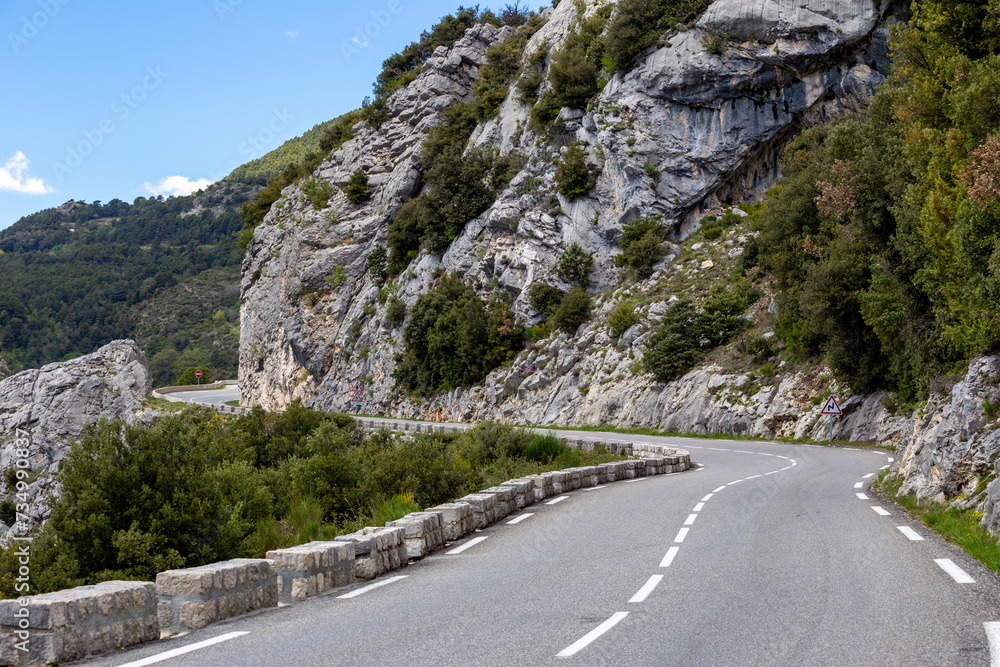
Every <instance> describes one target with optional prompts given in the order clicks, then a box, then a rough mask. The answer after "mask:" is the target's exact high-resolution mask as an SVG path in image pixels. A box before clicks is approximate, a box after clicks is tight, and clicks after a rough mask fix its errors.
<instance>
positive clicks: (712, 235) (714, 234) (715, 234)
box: [701, 227, 722, 241]
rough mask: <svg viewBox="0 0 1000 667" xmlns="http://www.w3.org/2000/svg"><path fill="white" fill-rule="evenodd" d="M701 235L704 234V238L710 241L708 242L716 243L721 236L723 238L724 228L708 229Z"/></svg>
mask: <svg viewBox="0 0 1000 667" xmlns="http://www.w3.org/2000/svg"><path fill="white" fill-rule="evenodd" d="M701 233H702V236H704V237H705V239H706V240H708V241H714V240H715V239H717V238H719V237H720V236H722V228H721V227H708V228H704V229H702V232H701Z"/></svg>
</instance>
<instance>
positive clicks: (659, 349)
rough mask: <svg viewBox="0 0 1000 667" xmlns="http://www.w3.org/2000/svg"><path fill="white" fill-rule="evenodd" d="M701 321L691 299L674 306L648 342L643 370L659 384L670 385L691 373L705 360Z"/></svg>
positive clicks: (669, 309)
mask: <svg viewBox="0 0 1000 667" xmlns="http://www.w3.org/2000/svg"><path fill="white" fill-rule="evenodd" d="M705 347H706V342H705V335H704V332H703V330H702V319H701V315H700V313H698V310H697V309H696V308H695V305H694V303H693V302H692V301H691V299H688V298H684V299H680V300H679V301H676V302H674V305H672V306H671V307H670V308H668V309H667V312H666V313H665V314H664V316H663V321H662V322H661V323H660V326H659V327H657V328H656V329H655V330H654V331H653V333H652V334H650V336H649V338H648V339H647V340H646V349H645V351H644V353H643V356H642V365H643V368H644V369H645V370H646V372H648V373H652V374H653V376H654V377H656V379H657V380H659V381H661V382H668V381H670V380H675V379H677V378H679V377H680V376H682V375H683V374H684V373H686V372H688V371H689V370H691V369H692V368H694V365H695V364H697V363H698V361H699V360H700V359H701V358H702V357H703V356H704V349H705Z"/></svg>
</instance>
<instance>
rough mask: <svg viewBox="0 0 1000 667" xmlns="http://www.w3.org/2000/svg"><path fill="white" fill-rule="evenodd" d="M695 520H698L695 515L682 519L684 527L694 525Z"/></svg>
mask: <svg viewBox="0 0 1000 667" xmlns="http://www.w3.org/2000/svg"><path fill="white" fill-rule="evenodd" d="M697 518H698V515H697V514H688V518H686V519H684V525H685V526H690V525H691V524H693V523H694V521H695V519H697Z"/></svg>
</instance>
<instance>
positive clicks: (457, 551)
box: [445, 535, 489, 556]
mask: <svg viewBox="0 0 1000 667" xmlns="http://www.w3.org/2000/svg"><path fill="white" fill-rule="evenodd" d="M487 537H489V535H482V536H480V537H473V538H472V539H471V540H469V541H468V542H466V543H465V544H463V545H462V546H460V547H457V548H455V549H452V550H451V551H448V552H446V553H445V556H456V555H458V554H460V553H462V552H463V551H465V550H466V549H470V548H472V547H474V546H476V545H477V544H479V543H480V542H482V541H483V540H485V539H486V538H487Z"/></svg>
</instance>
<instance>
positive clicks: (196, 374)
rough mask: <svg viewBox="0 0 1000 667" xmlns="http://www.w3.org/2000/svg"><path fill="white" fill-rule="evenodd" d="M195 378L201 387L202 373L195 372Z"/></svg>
mask: <svg viewBox="0 0 1000 667" xmlns="http://www.w3.org/2000/svg"><path fill="white" fill-rule="evenodd" d="M194 376H195V377H196V378H198V385H199V386H200V385H201V371H195V372H194Z"/></svg>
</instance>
